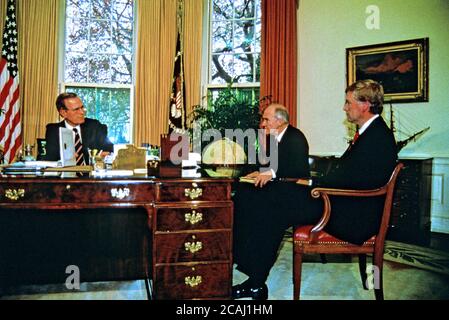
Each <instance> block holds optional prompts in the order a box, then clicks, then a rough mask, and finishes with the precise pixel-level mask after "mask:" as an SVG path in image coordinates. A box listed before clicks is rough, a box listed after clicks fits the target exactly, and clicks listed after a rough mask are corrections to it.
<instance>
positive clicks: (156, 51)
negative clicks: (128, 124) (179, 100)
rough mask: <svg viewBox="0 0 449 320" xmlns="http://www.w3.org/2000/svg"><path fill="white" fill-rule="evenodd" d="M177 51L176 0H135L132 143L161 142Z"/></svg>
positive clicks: (164, 130)
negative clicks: (135, 27)
mask: <svg viewBox="0 0 449 320" xmlns="http://www.w3.org/2000/svg"><path fill="white" fill-rule="evenodd" d="M175 53H176V0H151V1H150V0H140V1H137V51H136V92H135V103H134V104H135V112H134V144H135V145H136V146H140V144H141V143H142V142H148V143H151V144H157V145H159V143H160V134H161V133H167V132H168V111H169V102H170V92H171V84H172V76H173V66H174V57H175Z"/></svg>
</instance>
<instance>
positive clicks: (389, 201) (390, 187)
mask: <svg viewBox="0 0 449 320" xmlns="http://www.w3.org/2000/svg"><path fill="white" fill-rule="evenodd" d="M403 166H404V164H402V163H398V164H397V165H396V167H395V168H394V170H393V173H392V174H391V177H390V180H389V181H388V183H387V184H386V185H385V186H384V187H383V188H382V189H385V193H386V196H385V204H384V209H383V213H382V220H381V223H380V228H379V233H378V234H377V235H376V243H375V247H377V246H382V247H383V245H384V242H385V237H386V235H387V230H388V224H389V223H390V215H391V207H392V205H393V195H394V187H395V185H396V180H397V178H398V175H399V172H400V171H401V169H402V167H403Z"/></svg>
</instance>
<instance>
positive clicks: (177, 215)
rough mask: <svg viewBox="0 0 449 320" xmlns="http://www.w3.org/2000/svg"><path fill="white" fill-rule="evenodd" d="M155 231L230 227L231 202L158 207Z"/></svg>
mask: <svg viewBox="0 0 449 320" xmlns="http://www.w3.org/2000/svg"><path fill="white" fill-rule="evenodd" d="M155 226H156V227H155V230H156V231H165V232H167V231H179V230H198V229H230V228H232V203H228V204H224V205H221V206H218V205H217V204H214V205H213V206H210V207H207V206H183V207H158V206H157V205H156V215H155Z"/></svg>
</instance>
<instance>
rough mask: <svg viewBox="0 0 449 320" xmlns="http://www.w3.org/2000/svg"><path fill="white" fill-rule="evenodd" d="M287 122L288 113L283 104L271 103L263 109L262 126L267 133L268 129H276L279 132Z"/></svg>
mask: <svg viewBox="0 0 449 320" xmlns="http://www.w3.org/2000/svg"><path fill="white" fill-rule="evenodd" d="M288 123H289V115H288V110H287V108H286V107H285V106H283V105H281V104H278V103H272V104H270V105H268V106H267V107H266V108H265V109H264V110H263V114H262V128H264V129H266V130H267V132H266V133H267V134H268V133H269V131H270V130H276V131H277V132H278V133H280V132H281V131H282V130H284V129H285V128H286V127H287V126H288Z"/></svg>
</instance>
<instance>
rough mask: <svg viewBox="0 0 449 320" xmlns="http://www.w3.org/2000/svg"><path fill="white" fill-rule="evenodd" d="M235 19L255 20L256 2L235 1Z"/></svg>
mask: <svg viewBox="0 0 449 320" xmlns="http://www.w3.org/2000/svg"><path fill="white" fill-rule="evenodd" d="M234 7H235V18H236V19H242V18H254V14H255V3H254V0H235V1H234Z"/></svg>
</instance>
